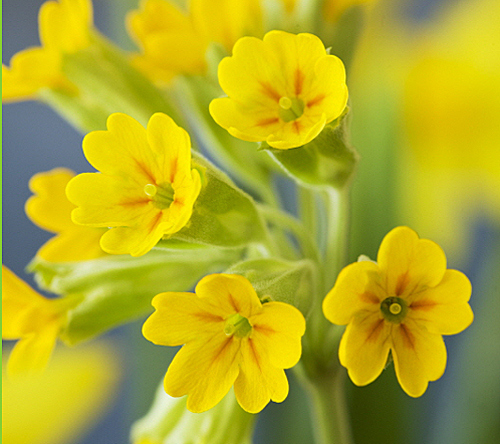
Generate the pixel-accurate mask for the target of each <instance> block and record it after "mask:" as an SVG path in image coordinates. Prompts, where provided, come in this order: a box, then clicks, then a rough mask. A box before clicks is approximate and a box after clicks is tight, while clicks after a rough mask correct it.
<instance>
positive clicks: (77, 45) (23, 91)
mask: <svg viewBox="0 0 500 444" xmlns="http://www.w3.org/2000/svg"><path fill="white" fill-rule="evenodd" d="M38 21H39V34H40V42H41V44H42V47H35V48H28V49H25V50H23V51H20V52H19V53H17V54H15V55H14V57H13V58H12V60H11V67H10V68H7V67H6V66H3V65H2V99H3V100H4V101H7V102H9V101H16V100H27V99H33V98H34V96H36V94H37V93H38V92H39V91H40V90H41V89H43V88H50V89H57V90H64V91H67V92H75V91H76V87H75V86H74V85H73V84H71V83H70V82H69V80H67V78H66V77H65V75H64V73H63V72H62V61H63V56H64V54H70V53H73V52H76V51H79V50H80V49H84V48H86V47H87V46H89V44H90V32H91V27H92V3H91V2H90V0H59V2H55V1H47V2H45V3H44V4H43V5H42V6H41V8H40V11H39V14H38Z"/></svg>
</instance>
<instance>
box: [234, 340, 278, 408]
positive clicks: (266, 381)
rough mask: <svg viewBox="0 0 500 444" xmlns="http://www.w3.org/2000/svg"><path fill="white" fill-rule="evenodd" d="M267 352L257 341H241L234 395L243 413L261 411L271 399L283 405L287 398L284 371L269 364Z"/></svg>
mask: <svg viewBox="0 0 500 444" xmlns="http://www.w3.org/2000/svg"><path fill="white" fill-rule="evenodd" d="M262 350H264V353H262ZM268 352H269V351H268V350H265V346H264V345H263V344H262V343H260V341H259V340H258V339H255V340H254V339H253V338H252V339H249V340H242V343H241V352H240V353H241V360H240V374H239V375H238V377H237V378H236V381H235V383H234V393H235V395H236V399H237V400H238V403H239V404H240V406H241V407H242V408H243V410H246V411H247V412H250V413H258V412H260V411H261V410H262V409H263V408H264V407H265V406H266V405H267V404H268V403H269V401H270V400H271V399H272V400H273V401H276V402H282V401H284V400H285V398H286V397H287V396H288V380H287V378H286V375H285V372H284V371H283V370H282V369H278V368H276V367H274V366H273V365H271V364H270V363H269V359H268Z"/></svg>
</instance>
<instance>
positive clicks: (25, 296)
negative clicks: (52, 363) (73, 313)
mask: <svg viewBox="0 0 500 444" xmlns="http://www.w3.org/2000/svg"><path fill="white" fill-rule="evenodd" d="M73 301H74V299H72V298H71V299H70V298H64V299H46V298H44V297H43V296H42V295H40V294H38V293H37V292H36V291H35V290H33V289H32V288H31V287H30V286H29V285H28V284H26V283H25V282H24V281H22V280H21V279H19V278H18V277H17V276H16V275H15V274H14V273H12V271H10V270H9V269H8V268H7V267H5V266H4V265H2V339H6V340H16V339H19V341H18V342H17V344H16V345H15V346H14V349H13V350H12V353H11V354H10V359H9V363H8V367H7V369H8V371H9V373H10V374H19V373H24V372H31V371H39V370H42V369H43V368H45V366H46V365H47V362H48V361H49V358H50V355H51V354H52V350H53V349H54V346H55V344H56V340H57V338H58V336H59V333H60V332H61V329H62V328H63V326H64V325H65V323H66V314H67V311H68V309H69V308H71V306H72V304H73Z"/></svg>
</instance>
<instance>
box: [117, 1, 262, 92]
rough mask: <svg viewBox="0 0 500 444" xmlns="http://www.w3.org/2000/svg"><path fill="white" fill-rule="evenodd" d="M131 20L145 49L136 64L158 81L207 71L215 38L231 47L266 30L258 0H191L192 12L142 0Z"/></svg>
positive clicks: (158, 2)
mask: <svg viewBox="0 0 500 444" xmlns="http://www.w3.org/2000/svg"><path fill="white" fill-rule="evenodd" d="M127 22H128V28H129V32H130V34H131V36H132V37H133V39H134V40H135V41H136V42H137V44H138V46H139V47H140V48H141V50H142V54H140V55H136V56H134V63H135V65H136V66H137V68H139V69H141V70H142V71H143V72H144V73H145V74H146V75H147V76H148V77H150V78H152V79H153V80H154V81H157V82H159V83H168V82H169V81H170V80H171V79H172V78H173V77H174V76H176V75H177V74H203V73H204V72H205V70H206V68H207V64H206V60H205V53H206V51H207V48H208V45H209V44H210V42H217V43H220V44H222V45H223V46H224V47H225V48H226V50H227V51H230V50H231V48H232V46H233V44H234V42H236V40H237V39H238V38H240V37H242V36H243V35H259V34H261V33H262V17H261V10H260V3H259V1H258V0H239V1H237V2H235V1H233V0H222V1H221V0H218V1H214V0H192V1H191V2H190V3H189V11H188V12H186V11H183V10H182V9H180V8H179V7H177V6H176V5H175V4H174V3H172V2H170V1H168V0H142V1H141V3H140V9H139V10H137V11H133V12H131V13H130V14H129V15H128V20H127Z"/></svg>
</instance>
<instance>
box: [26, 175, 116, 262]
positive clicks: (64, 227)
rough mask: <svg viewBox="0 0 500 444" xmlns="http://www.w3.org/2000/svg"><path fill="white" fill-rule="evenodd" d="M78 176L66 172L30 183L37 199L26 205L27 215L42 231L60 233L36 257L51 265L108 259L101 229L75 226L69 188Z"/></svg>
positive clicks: (44, 176)
mask: <svg viewBox="0 0 500 444" xmlns="http://www.w3.org/2000/svg"><path fill="white" fill-rule="evenodd" d="M74 176H75V173H74V172H73V171H71V170H67V169H65V168H56V169H54V170H52V171H47V172H44V173H38V174H35V175H34V176H33V177H32V178H31V180H30V183H29V186H30V189H31V191H33V193H35V194H34V196H31V197H30V198H29V199H28V200H27V201H26V206H25V210H26V214H27V215H28V217H29V218H30V219H31V220H32V221H33V222H34V223H35V224H36V225H38V226H39V227H41V228H43V229H45V230H47V231H51V232H53V233H57V235H56V236H54V237H53V238H52V239H50V240H49V241H48V242H46V243H45V244H44V245H43V246H42V247H41V248H40V249H39V250H38V253H37V255H38V256H40V257H41V258H42V259H44V260H46V261H49V262H70V261H84V260H90V259H96V258H98V257H101V256H104V255H106V253H105V252H104V251H102V249H101V247H100V245H99V239H100V238H101V236H102V235H103V233H104V229H102V228H89V227H83V226H81V225H77V224H75V223H74V222H73V221H72V220H71V211H72V210H73V209H75V205H73V204H72V203H71V202H70V201H69V200H68V198H67V197H66V185H67V184H68V182H69V181H70V180H71V179H72V178H73V177H74Z"/></svg>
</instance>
